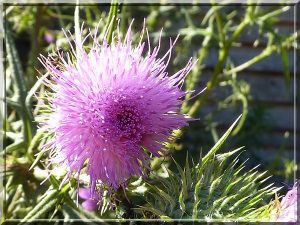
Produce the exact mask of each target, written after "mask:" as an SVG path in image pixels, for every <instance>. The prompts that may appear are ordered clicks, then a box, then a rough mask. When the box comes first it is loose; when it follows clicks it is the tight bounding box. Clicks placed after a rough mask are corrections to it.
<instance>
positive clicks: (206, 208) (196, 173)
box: [137, 121, 278, 221]
mask: <svg viewBox="0 0 300 225" xmlns="http://www.w3.org/2000/svg"><path fill="white" fill-rule="evenodd" d="M236 122H237V121H236ZM236 122H235V123H236ZM235 123H234V124H233V125H232V126H231V127H230V128H229V129H228V130H227V132H226V133H225V134H224V135H223V136H222V137H221V139H220V140H219V141H218V142H217V143H216V144H215V146H213V148H212V149H211V150H210V151H209V152H208V153H207V154H206V155H205V156H204V157H200V161H199V162H198V163H194V162H192V166H191V162H189V158H188V157H187V159H186V164H185V167H184V168H182V167H181V166H179V165H178V164H177V163H176V161H174V162H175V164H176V165H177V172H172V171H171V170H169V169H167V168H166V172H167V175H168V176H167V178H161V177H159V176H156V177H154V178H153V180H151V184H150V183H148V184H147V185H146V186H147V187H148V188H149V191H147V192H146V201H147V204H145V205H144V206H141V207H140V208H138V209H137V212H139V213H143V214H144V216H145V217H146V215H149V213H150V215H152V217H156V218H160V219H166V218H169V219H197V220H198V219H202V220H204V221H207V220H213V219H221V220H224V219H225V220H231V221H232V220H240V221H268V220H269V217H270V210H269V206H268V204H266V203H265V202H264V201H266V200H268V199H269V198H270V196H272V195H274V193H275V192H276V191H278V188H276V187H273V185H272V184H269V185H265V186H264V183H265V181H266V180H267V179H268V177H267V178H266V177H265V174H266V172H263V173H260V172H258V171H257V170H256V167H255V168H253V169H252V170H250V171H244V170H243V168H244V163H242V164H240V165H238V161H239V159H238V156H237V157H235V158H232V157H233V155H234V154H236V153H237V152H239V151H240V150H241V149H242V148H239V149H236V150H233V151H230V152H227V153H223V154H216V152H217V151H218V150H219V148H220V147H221V146H222V144H223V142H224V141H225V139H226V138H227V137H228V135H229V134H230V132H231V131H232V129H233V126H234V125H235ZM147 213H148V214H147Z"/></svg>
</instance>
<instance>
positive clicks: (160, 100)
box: [40, 26, 194, 195]
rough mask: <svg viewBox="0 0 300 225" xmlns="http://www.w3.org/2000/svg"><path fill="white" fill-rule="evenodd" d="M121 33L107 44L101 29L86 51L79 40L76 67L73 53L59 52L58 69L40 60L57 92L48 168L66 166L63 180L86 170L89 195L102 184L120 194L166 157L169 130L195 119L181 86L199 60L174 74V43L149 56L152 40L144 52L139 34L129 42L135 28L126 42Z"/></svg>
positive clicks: (52, 98)
mask: <svg viewBox="0 0 300 225" xmlns="http://www.w3.org/2000/svg"><path fill="white" fill-rule="evenodd" d="M144 30H145V29H143V32H142V34H143V33H144ZM117 34H118V35H117V37H114V41H113V42H112V43H111V44H108V43H107V41H106V40H105V37H104V39H103V41H102V42H100V43H99V42H98V41H97V29H96V30H95V32H94V33H89V34H88V35H87V36H86V37H85V38H84V41H85V40H86V39H87V38H88V37H92V39H93V46H92V47H91V48H90V50H88V51H86V50H84V48H83V44H84V41H83V42H82V43H76V42H75V41H74V42H75V44H76V47H77V50H78V53H79V54H77V56H76V60H75V62H72V60H71V59H70V58H71V57H70V54H69V53H68V54H65V55H64V56H63V55H62V53H58V55H59V58H60V61H61V63H60V64H59V65H58V64H56V63H55V62H53V61H54V60H53V58H52V57H51V56H48V57H44V56H41V57H40V61H41V63H42V64H43V65H44V66H45V68H46V69H47V70H48V71H49V72H50V74H51V77H50V78H49V79H47V80H46V81H45V83H46V84H47V85H48V86H49V87H50V88H51V89H52V92H53V93H51V94H49V97H48V101H49V103H50V110H51V113H50V114H49V115H44V122H42V123H41V126H42V127H44V128H45V129H46V130H47V131H48V132H50V133H53V134H54V135H53V139H52V141H51V142H49V143H48V144H47V145H46V146H45V147H44V149H45V150H47V149H50V150H51V152H50V156H51V157H50V164H49V165H51V164H54V163H55V164H64V165H66V166H67V167H68V174H67V176H66V178H65V180H66V179H67V178H70V176H71V175H75V174H77V175H78V176H79V174H80V173H81V170H82V168H84V165H87V167H86V171H85V172H86V173H87V175H89V179H90V188H91V193H92V195H93V193H94V191H95V190H97V189H98V188H97V187H98V186H100V187H103V186H106V187H109V188H110V189H111V190H117V189H118V188H119V187H124V186H126V181H127V180H128V179H129V178H130V177H132V176H141V175H145V169H146V168H148V167H149V166H148V164H149V159H150V157H151V155H153V156H157V157H159V156H162V155H164V154H165V149H164V146H165V144H166V143H167V142H169V141H170V140H171V139H172V137H171V132H172V130H174V129H179V128H181V127H183V126H186V125H187V121H189V120H190V119H189V118H188V117H187V116H186V115H183V114H181V113H180V112H179V110H180V105H181V104H182V101H183V98H184V96H185V95H186V93H187V92H184V91H182V90H181V86H182V84H183V81H184V78H185V77H186V76H187V74H188V73H189V71H190V70H191V68H192V67H193V65H194V63H192V60H191V59H190V60H189V62H188V63H187V65H186V66H185V67H184V68H183V69H181V70H180V71H178V72H177V73H175V74H173V75H169V74H168V73H167V72H166V68H167V66H168V64H169V61H170V57H171V50H172V48H173V46H174V44H175V42H176V40H177V38H176V40H175V42H174V43H172V41H171V40H170V49H169V50H168V51H167V53H166V54H165V55H164V56H163V57H161V58H159V56H158V52H159V49H160V39H161V38H160V39H159V45H158V46H157V47H155V48H153V50H152V51H151V49H150V43H149V37H148V45H149V46H148V53H147V54H144V48H145V42H143V41H142V37H141V39H140V43H139V44H138V45H132V40H131V38H132V35H131V26H130V27H129V29H128V31H127V34H126V36H125V40H124V41H121V37H120V34H119V31H118V32H117ZM147 35H148V32H147ZM70 45H71V48H72V50H73V51H72V52H71V54H73V55H74V56H75V55H76V54H75V51H74V49H73V47H72V44H71V43H70ZM149 153H151V154H149ZM100 189H101V188H100Z"/></svg>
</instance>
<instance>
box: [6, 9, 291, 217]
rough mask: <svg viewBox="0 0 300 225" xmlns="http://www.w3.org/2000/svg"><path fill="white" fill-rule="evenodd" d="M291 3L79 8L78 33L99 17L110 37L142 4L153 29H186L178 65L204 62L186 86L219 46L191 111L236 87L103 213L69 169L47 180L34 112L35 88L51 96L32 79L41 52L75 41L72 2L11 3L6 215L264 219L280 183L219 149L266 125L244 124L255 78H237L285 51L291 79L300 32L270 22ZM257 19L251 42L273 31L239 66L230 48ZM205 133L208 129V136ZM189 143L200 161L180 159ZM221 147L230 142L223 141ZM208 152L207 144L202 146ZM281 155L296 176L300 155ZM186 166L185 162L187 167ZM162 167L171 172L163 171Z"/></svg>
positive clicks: (170, 32) (189, 86)
mask: <svg viewBox="0 0 300 225" xmlns="http://www.w3.org/2000/svg"><path fill="white" fill-rule="evenodd" d="M288 9H289V6H280V5H278V6H276V7H267V8H266V9H265V8H262V7H260V6H257V5H248V6H243V7H241V8H238V9H236V7H230V6H226V5H222V6H221V5H216V4H212V6H211V7H208V8H207V9H204V8H203V7H202V6H192V5H191V6H159V5H155V6H150V7H148V6H147V7H145V6H135V7H133V6H130V5H126V4H123V5H121V6H118V5H116V4H115V5H112V6H111V7H106V6H103V7H102V6H101V7H98V6H95V5H91V6H84V7H77V8H76V11H75V25H76V26H75V28H76V29H75V30H76V31H75V33H77V34H78V29H80V28H79V24H81V23H82V22H84V23H85V24H87V27H95V26H96V25H97V24H98V21H99V20H100V18H102V19H103V23H100V25H99V31H101V35H100V36H103V35H104V33H105V32H108V34H109V37H112V32H113V31H114V29H115V27H116V20H115V19H116V18H117V17H120V18H121V21H120V31H121V33H124V32H125V30H127V29H126V27H127V25H128V24H129V22H130V21H131V18H132V17H136V19H137V20H139V19H143V18H140V17H141V16H139V13H142V15H143V16H144V17H145V18H146V23H147V27H148V28H149V31H150V34H151V33H155V32H157V31H158V30H159V29H160V28H161V27H164V29H165V30H164V32H163V33H162V35H163V37H169V36H175V35H177V34H178V33H180V34H181V36H182V38H183V42H184V44H183V45H182V46H184V47H177V48H176V58H175V61H174V68H173V69H172V70H174V71H175V70H177V69H178V68H180V67H181V66H182V65H181V62H182V61H185V60H184V59H185V58H186V56H187V55H190V53H191V52H192V53H193V54H195V56H196V58H198V63H197V64H196V66H195V67H194V69H193V71H192V73H191V74H190V75H189V76H187V78H186V80H185V89H186V90H198V88H199V82H200V81H201V79H202V78H203V75H204V74H205V73H207V71H206V70H205V65H206V63H207V60H208V59H209V55H210V52H211V49H212V48H215V49H217V56H218V57H217V63H216V65H214V66H213V68H212V71H209V73H211V76H209V79H208V81H207V89H206V90H205V92H204V93H203V94H202V95H199V96H197V97H195V98H193V99H192V100H190V101H186V102H185V103H184V104H183V106H182V112H184V113H187V114H188V115H190V116H191V117H198V116H199V111H201V108H202V107H203V106H205V105H206V104H208V103H209V102H210V101H211V96H212V94H213V93H214V90H216V89H221V88H224V87H229V88H230V94H229V95H227V96H224V98H222V99H217V102H218V108H217V110H216V111H214V112H211V113H209V115H207V116H206V117H205V118H204V121H203V122H201V121H200V123H197V124H194V125H193V124H192V126H194V127H192V128H189V129H183V130H180V131H176V134H177V137H181V139H179V140H178V141H177V143H176V144H173V145H170V146H169V147H170V148H171V149H172V148H173V147H176V149H181V151H178V153H177V152H176V153H175V154H174V158H175V164H176V168H177V172H173V171H172V170H171V166H172V162H173V161H172V160H170V159H169V158H168V157H167V158H166V160H165V161H163V162H162V160H161V159H157V158H155V159H153V161H152V168H153V170H154V174H155V175H154V176H152V175H151V176H150V178H149V179H147V182H146V183H145V182H143V181H141V180H138V181H136V180H134V179H132V180H131V181H130V184H129V187H128V188H127V191H126V192H127V195H128V198H129V200H127V199H126V198H125V196H124V194H123V193H116V196H115V198H117V199H121V200H122V201H121V202H120V203H119V204H117V205H116V208H115V210H111V209H109V207H108V206H109V203H108V202H109V201H108V200H107V199H106V200H105V199H103V201H104V203H103V205H102V207H101V210H100V211H99V212H87V211H85V210H84V209H82V208H81V207H80V206H79V207H78V206H77V205H76V182H75V181H74V182H70V183H68V184H66V185H64V186H63V187H62V188H59V184H60V182H61V180H62V179H63V177H64V174H65V171H61V170H59V169H58V171H57V173H55V174H53V175H52V176H50V178H49V179H48V180H47V181H46V182H45V183H44V184H43V185H40V183H41V182H42V181H43V180H44V179H45V178H46V177H47V176H48V172H47V169H46V166H45V163H44V161H45V160H46V159H47V156H46V154H44V153H43V152H40V151H39V150H40V148H41V146H42V145H44V144H45V143H46V142H47V140H48V138H50V137H48V136H45V134H44V133H43V131H41V132H37V125H36V123H35V120H36V117H37V116H38V115H39V114H40V113H42V110H41V109H40V108H39V106H38V105H39V104H37V100H36V99H35V98H33V96H34V94H36V95H37V96H39V98H43V97H44V98H45V99H47V96H45V93H46V92H45V90H46V89H47V88H46V87H45V86H44V85H43V84H42V82H41V81H36V79H35V77H36V75H38V74H37V73H36V70H35V68H37V69H38V70H40V71H41V69H40V65H39V64H38V63H37V60H36V57H37V56H38V53H40V52H46V51H56V50H57V49H59V48H61V49H65V48H67V46H68V43H67V42H66V41H65V40H64V38H63V33H62V32H61V28H64V29H66V30H68V29H73V26H74V7H73V6H68V5H65V6H30V7H28V6H8V7H5V13H6V18H5V19H6V20H5V22H6V23H5V35H6V38H5V48H6V58H7V64H6V93H7V94H6V98H5V101H6V105H7V115H6V118H3V121H4V123H3V124H4V131H5V140H4V141H5V156H4V157H5V161H6V168H5V169H6V171H5V176H4V181H5V182H4V183H5V191H6V199H5V206H4V210H3V212H4V213H3V214H2V221H4V220H5V219H7V218H24V219H37V218H48V219H49V218H50V219H55V218H66V219H68V218H69V219H73V218H78V219H86V218H90V219H100V218H102V219H103V218H116V217H118V218H145V219H149V218H162V219H168V218H172V219H176V218H191V219H217V218H219V219H224V218H228V219H239V220H251V221H252V220H260V219H267V218H268V216H269V213H270V211H269V206H270V205H268V201H269V199H270V196H271V195H272V194H274V193H275V192H276V191H278V189H277V188H275V187H273V186H272V185H270V184H268V181H267V180H266V179H264V178H263V177H264V175H265V173H260V172H258V171H255V169H252V170H251V171H246V170H245V169H243V166H244V165H243V163H239V162H238V159H237V158H235V159H232V157H233V155H234V154H235V153H236V152H238V151H239V149H238V150H234V151H228V152H226V153H220V154H216V152H217V151H219V148H220V147H221V145H222V144H223V142H224V140H225V139H226V138H228V137H229V134H230V133H231V134H233V135H232V136H235V138H238V137H241V138H242V137H249V136H251V135H252V134H256V133H259V131H261V129H262V128H260V127H259V126H258V128H257V130H255V129H254V128H253V127H252V126H251V127H252V128H253V129H252V130H248V129H247V130H245V129H244V130H243V127H244V126H245V124H246V127H247V119H248V118H249V115H251V113H252V112H253V108H251V104H250V103H249V98H250V96H249V93H250V88H251V87H250V86H249V84H248V83H247V82H246V81H243V80H240V79H239V73H240V72H241V71H243V70H245V69H247V68H248V67H250V66H252V65H253V64H255V63H258V62H260V61H262V60H263V59H265V58H267V57H269V56H271V55H272V54H280V56H281V58H282V63H283V66H284V74H285V78H286V83H288V82H287V81H288V80H289V76H290V73H289V66H288V65H289V59H288V56H287V50H288V49H289V48H290V47H292V46H293V44H294V40H295V38H296V33H293V34H290V35H286V36H284V35H279V34H277V33H276V31H275V30H274V29H272V28H273V26H274V23H275V21H276V20H277V17H278V16H279V15H280V14H282V13H283V12H285V11H287V10H288ZM241 14H242V15H241ZM170 15H172V20H170V19H169V18H170ZM158 18H159V19H158ZM109 24H111V26H109ZM253 27H256V28H258V30H259V35H258V37H257V39H256V40H254V42H253V46H257V45H258V44H259V43H260V42H261V39H262V38H265V39H266V40H267V42H266V43H267V44H266V46H265V47H264V48H263V49H262V51H261V53H260V54H258V55H257V56H255V57H253V58H251V59H249V60H248V61H247V62H245V63H243V64H241V65H234V63H233V62H232V60H231V58H230V52H231V49H232V48H233V47H236V46H238V43H239V37H240V36H241V35H242V34H243V33H244V32H245V31H246V30H247V29H249V28H253ZM158 28H159V29H158ZM49 31H50V33H51V34H52V35H54V36H55V38H54V41H51V43H48V44H45V41H44V40H43V38H44V36H45V34H46V33H47V32H49ZM86 32H87V30H83V33H86ZM23 37H24V38H23ZM25 37H26V38H25ZM76 38H78V35H77V37H76ZM157 38H158V33H156V34H155V35H153V36H151V39H154V40H155V39H157ZM22 39H25V41H27V42H25V43H28V46H30V47H28V48H24V49H23V48H22V49H20V48H18V45H17V44H18V41H20V40H22ZM26 39H27V40H26ZM23 41H24V40H23ZM21 44H22V42H21ZM23 45H24V43H23ZM199 46H200V47H199ZM191 49H193V51H191ZM39 76H40V75H39ZM46 76H47V74H46V75H45V77H46ZM200 88H203V87H200ZM287 88H289V87H288V86H287ZM191 97H192V95H187V97H186V99H189V98H191ZM240 104H241V105H242V112H243V116H242V118H241V119H240V120H239V122H238V124H237V125H236V126H235V128H234V126H231V127H230V129H229V130H228V131H227V132H226V133H225V134H224V135H223V136H222V137H221V138H219V135H218V133H217V131H216V125H215V122H214V118H215V117H214V116H215V115H216V113H218V112H220V111H222V110H225V109H228V108H234V107H237V106H239V105H240ZM262 118H263V117H262ZM254 119H255V118H254ZM256 119H257V118H256ZM198 124H201V126H198ZM199 127H201V132H199V129H200V128H199ZM205 130H206V132H205ZM247 132H248V133H247ZM207 134H208V136H209V137H207V136H205V135H207ZM199 136H201V137H199ZM191 137H192V138H191ZM231 138H232V137H231ZM199 140H201V142H199ZM234 140H236V139H233V138H232V140H231V139H230V141H227V144H229V146H230V144H231V145H234V144H232V143H235V142H234ZM214 142H215V143H216V144H215V145H214V147H213V148H212V149H211V150H210V151H207V150H206V149H208V146H212V143H214ZM190 146H192V147H190ZM203 146H205V147H203ZM239 146H240V145H239ZM202 147H203V148H202ZM189 148H195V151H194V153H193V152H192V153H191V154H190V156H192V159H193V158H194V155H199V152H200V150H202V149H203V155H204V156H203V157H200V159H199V162H197V163H194V162H192V163H190V159H189V158H188V157H187V160H186V161H184V160H182V159H181V158H182V157H181V156H182V154H184V155H185V154H186V152H187V149H189ZM222 149H228V148H227V147H226V145H225V147H224V146H223V148H222ZM204 152H208V153H207V154H204ZM228 161H232V162H231V163H229V162H228ZM275 161H276V160H275ZM277 163H278V162H277V161H276V162H274V165H275V166H274V167H272V168H271V169H272V172H275V171H276V168H277V167H276V165H277ZM284 163H285V165H286V167H287V168H288V170H286V171H285V172H284V170H281V171H280V172H279V174H280V175H282V174H284V173H286V174H285V176H286V177H290V174H292V173H293V172H294V170H295V168H294V167H293V163H292V162H291V161H290V160H286V161H285V162H284ZM170 164H171V165H170ZM181 165H184V168H182V167H183V166H181ZM161 167H162V168H164V169H161ZM162 170H163V171H164V173H163V175H164V176H163V175H162V176H160V172H161V171H162ZM243 187H244V188H243ZM241 189H242V190H241ZM32 190H34V192H33V191H32ZM24 221H25V220H24Z"/></svg>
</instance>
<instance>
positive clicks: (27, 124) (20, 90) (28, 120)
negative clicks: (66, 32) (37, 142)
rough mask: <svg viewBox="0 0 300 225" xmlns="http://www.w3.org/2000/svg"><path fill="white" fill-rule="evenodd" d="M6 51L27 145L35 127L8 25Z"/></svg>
mask: <svg viewBox="0 0 300 225" xmlns="http://www.w3.org/2000/svg"><path fill="white" fill-rule="evenodd" d="M5 44H6V51H7V58H8V63H9V64H10V66H11V70H12V74H13V76H14V79H15V82H16V86H17V89H16V99H17V102H18V103H19V104H20V106H21V107H22V108H21V110H18V113H19V114H20V116H21V118H22V121H23V133H24V142H25V143H26V144H27V145H29V144H30V142H31V139H32V136H33V134H34V133H35V127H34V124H33V121H34V120H33V115H32V112H31V109H29V108H27V106H26V96H27V88H26V86H25V79H24V73H23V70H22V68H21V63H20V59H19V56H18V53H17V50H16V47H15V45H14V41H13V38H12V35H11V31H10V27H9V24H6V39H5Z"/></svg>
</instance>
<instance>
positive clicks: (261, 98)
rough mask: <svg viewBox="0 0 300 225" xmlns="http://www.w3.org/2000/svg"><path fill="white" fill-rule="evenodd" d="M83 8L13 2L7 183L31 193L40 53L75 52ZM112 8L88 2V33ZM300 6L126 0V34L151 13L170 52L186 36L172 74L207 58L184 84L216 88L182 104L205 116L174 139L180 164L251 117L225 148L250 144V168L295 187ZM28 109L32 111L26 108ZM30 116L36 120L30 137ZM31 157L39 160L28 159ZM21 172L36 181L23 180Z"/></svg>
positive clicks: (149, 22) (122, 11)
mask: <svg viewBox="0 0 300 225" xmlns="http://www.w3.org/2000/svg"><path fill="white" fill-rule="evenodd" d="M74 9H75V7H74V5H68V4H59V5H55V4H51V5H42V4H40V5H4V11H5V18H4V22H5V29H6V38H7V39H6V45H5V46H6V47H5V51H6V63H5V82H6V97H7V99H6V103H7V114H6V118H5V123H4V124H5V126H6V127H5V129H4V130H6V136H5V147H6V156H5V157H6V169H7V170H8V171H10V169H11V168H12V167H13V168H15V169H14V170H13V171H12V172H10V173H7V176H6V177H5V179H6V184H7V183H8V184H9V182H12V183H13V181H14V180H18V182H16V185H19V184H22V185H23V188H25V189H26V188H28V189H30V188H31V186H32V183H34V182H35V181H34V179H35V178H34V175H33V174H31V172H30V171H28V169H29V167H30V165H31V163H32V162H33V161H32V158H34V156H33V155H34V154H36V153H38V152H39V146H40V145H42V144H43V143H42V142H41V143H36V144H35V145H34V146H31V145H30V140H31V139H30V138H33V137H34V134H35V133H36V130H37V129H36V128H37V125H36V123H35V122H34V118H35V116H36V115H38V114H39V109H38V107H36V104H37V100H36V98H31V96H33V93H32V92H31V93H30V90H32V91H34V92H35V93H36V95H38V96H42V95H43V93H44V90H45V87H44V86H43V85H42V84H38V85H37V77H40V76H41V74H44V73H45V70H44V68H43V67H42V65H41V64H40V63H39V61H38V60H37V57H38V55H39V54H40V53H41V54H43V55H46V54H47V53H48V52H50V53H51V52H53V51H56V50H57V49H61V50H64V51H67V50H69V47H68V43H67V41H66V39H65V38H64V34H63V32H62V28H64V29H65V30H70V31H71V33H74ZM108 12H109V5H93V4H86V5H80V11H79V13H80V24H81V23H82V22H84V33H86V32H87V31H88V29H87V28H88V27H90V28H91V29H93V28H94V27H95V26H96V25H97V24H98V22H99V20H100V19H101V18H102V19H103V22H102V23H100V31H101V30H103V29H104V27H105V22H106V20H107V15H108ZM294 12H295V11H294V6H288V5H279V4H277V5H264V6H260V5H250V4H249V5H239V4H237V5H233V4H229V5H214V6H213V5H208V4H207V5H135V4H127V5H126V4H121V5H119V7H118V11H117V17H118V18H120V19H121V20H120V29H121V32H123V33H124V32H126V30H127V27H128V25H129V23H130V22H131V20H132V19H133V18H134V19H135V22H134V24H133V27H134V30H135V31H136V32H140V31H141V29H142V27H143V20H144V18H145V20H146V26H147V28H148V30H149V34H150V39H151V46H154V45H155V44H157V41H158V37H159V32H160V30H161V28H163V33H162V50H161V55H164V53H165V52H166V50H167V49H168V48H169V38H170V37H171V38H172V40H174V39H175V38H176V36H177V34H180V38H179V40H178V42H177V44H176V47H175V49H174V52H173V54H172V59H171V61H170V62H171V63H170V65H169V68H168V71H169V72H170V74H172V73H173V72H175V71H178V69H180V68H182V67H183V66H184V65H185V64H186V63H187V61H188V59H189V58H190V57H193V58H195V59H198V62H197V64H196V66H195V67H194V69H193V70H192V72H191V73H190V75H189V76H188V77H187V79H186V82H185V86H184V88H185V89H186V90H195V93H198V92H199V91H201V90H202V89H203V88H205V87H207V89H206V90H205V92H204V93H203V94H201V95H199V96H198V97H196V98H194V99H192V100H190V101H188V102H186V103H185V104H184V105H183V107H182V112H184V113H187V114H189V115H191V116H192V117H193V118H199V119H200V120H198V121H194V122H191V123H190V126H189V127H186V128H185V129H184V130H183V133H182V134H181V135H178V139H177V141H176V143H174V144H173V145H172V149H173V151H174V155H173V156H174V158H175V159H176V160H177V161H179V162H180V161H182V159H185V157H183V156H185V155H186V154H187V153H188V154H189V155H191V156H192V157H196V158H198V157H199V155H200V152H201V151H202V152H203V153H205V152H207V151H208V150H209V149H210V148H211V147H212V146H213V145H214V143H215V142H216V141H217V140H218V139H219V138H220V136H222V134H223V133H224V132H225V131H226V130H227V128H228V127H229V126H230V125H231V124H232V122H233V121H234V120H235V119H236V118H237V117H238V116H239V115H240V114H241V113H242V114H243V116H242V118H241V120H240V121H239V124H238V126H237V127H236V128H235V130H234V131H233V134H232V135H231V137H230V139H229V140H228V141H227V142H226V143H225V148H223V149H224V151H228V150H232V149H236V148H238V147H241V146H245V148H244V149H245V151H244V152H243V153H242V154H241V158H242V161H244V160H246V159H248V158H249V160H248V162H247V164H246V166H247V167H248V168H252V167H254V166H256V165H258V164H261V166H260V169H261V170H268V171H269V172H268V173H269V174H270V175H271V174H272V175H273V177H272V178H271V179H270V180H269V181H268V182H269V183H271V182H274V183H275V185H277V186H284V188H283V189H282V191H283V192H286V190H287V189H288V187H290V186H291V185H292V184H293V183H294V173H295V171H296V167H295V165H294V163H295V162H294V141H295V140H294V132H295V133H296V138H299V130H297V131H295V129H294V96H295V93H294V91H295V90H294V85H295V82H298V81H299V79H298V77H297V76H296V77H294V75H295V74H296V73H297V72H298V71H294V66H295V65H294V63H298V62H295V61H294V44H295V34H294V32H295V30H294V26H295V21H294ZM137 41H138V38H137ZM14 49H15V51H14ZM16 71H17V72H18V71H19V75H16V74H15V73H16ZM38 71H39V72H38ZM294 72H295V73H294ZM20 82H21V84H20ZM32 88H33V89H32ZM22 89H23V90H22ZM22 93H25V94H26V95H27V96H28V94H29V98H26V96H25V97H24V96H23V97H22ZM20 96H21V97H20ZM189 97H191V96H189ZM26 99H27V100H26ZM28 99H32V100H28ZM19 100H20V102H19V103H20V105H16V103H18V101H19ZM22 102H23V103H22ZM18 107H21V108H22V107H25V108H23V109H22V110H23V111H24V112H25V114H24V113H22V112H21V113H20V112H19V111H18V109H17V108H18ZM22 110H21V111H22ZM24 117H28V121H29V123H30V125H28V129H29V130H30V132H31V135H29V136H28V135H27V136H26V137H27V140H26V138H25V137H24V129H26V127H24V126H25V124H24V122H22V121H24V120H23V119H24ZM30 146H31V147H30ZM29 147H30V150H28V148H29ZM28 155H30V156H29V157H28V158H29V160H27V161H26V159H24V160H22V158H23V157H25V156H28ZM25 158H26V157H25ZM16 169H17V170H16ZM16 171H18V172H16ZM21 175H24V176H25V177H26V178H28V180H27V181H26V182H25V181H24V180H22V179H24V177H22V176H21ZM31 178H32V179H31ZM24 182H25V183H26V184H25V183H24ZM31 182H32V183H31ZM8 186H9V185H8ZM8 186H7V187H8ZM10 188H11V189H14V188H16V186H14V187H12V186H11V187H10ZM24 191H25V192H26V190H24ZM27 191H28V190H27ZM21 215H22V213H21V214H19V215H16V217H20V216H21Z"/></svg>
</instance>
